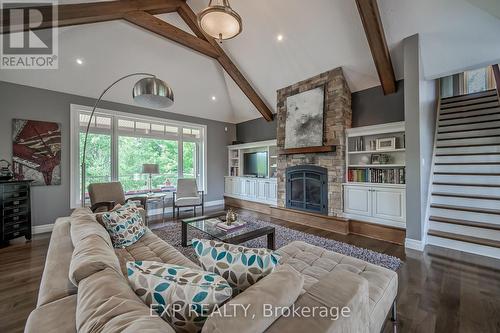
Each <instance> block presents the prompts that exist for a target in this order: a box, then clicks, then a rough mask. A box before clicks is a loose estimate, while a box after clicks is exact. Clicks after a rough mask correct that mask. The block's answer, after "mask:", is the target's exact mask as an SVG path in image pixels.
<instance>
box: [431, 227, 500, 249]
mask: <svg viewBox="0 0 500 333" xmlns="http://www.w3.org/2000/svg"><path fill="white" fill-rule="evenodd" d="M427 234H428V235H429V236H434V237H441V238H447V239H451V240H456V241H460V242H466V243H473V244H477V245H484V246H491V247H496V248H500V242H499V241H495V240H492V239H484V238H478V237H472V236H468V235H457V234H452V233H449V232H445V231H440V230H429V231H428V232H427Z"/></svg>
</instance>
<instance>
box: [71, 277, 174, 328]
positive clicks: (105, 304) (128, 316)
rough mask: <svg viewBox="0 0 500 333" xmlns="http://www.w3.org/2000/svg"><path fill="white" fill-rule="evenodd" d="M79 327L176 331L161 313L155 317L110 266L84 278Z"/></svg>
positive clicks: (78, 315) (78, 317)
mask: <svg viewBox="0 0 500 333" xmlns="http://www.w3.org/2000/svg"><path fill="white" fill-rule="evenodd" d="M76 327H77V330H78V332H86V333H97V332H100V333H115V332H129V333H133V332H165V333H174V332H175V331H174V330H173V329H172V327H170V325H169V324H167V323H166V322H165V321H163V320H162V319H161V318H160V317H159V316H156V315H152V316H151V315H150V309H149V307H148V306H147V305H145V304H144V303H143V302H142V301H141V300H140V299H139V297H137V295H136V294H135V293H134V291H133V290H132V289H131V288H130V286H129V284H128V281H127V279H126V278H125V277H124V276H123V275H122V274H120V273H118V272H116V271H114V270H113V269H109V268H107V269H105V270H102V271H100V272H97V273H95V274H93V275H90V276H89V277H87V278H85V279H83V280H82V281H80V284H79V286H78V301H77V307H76Z"/></svg>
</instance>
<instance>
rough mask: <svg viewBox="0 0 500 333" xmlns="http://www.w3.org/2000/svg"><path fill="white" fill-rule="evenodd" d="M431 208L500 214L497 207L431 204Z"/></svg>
mask: <svg viewBox="0 0 500 333" xmlns="http://www.w3.org/2000/svg"><path fill="white" fill-rule="evenodd" d="M431 208H440V209H448V210H460V211H464V212H472V213H483V214H493V215H500V210H498V209H488V208H474V207H464V206H453V205H442V204H431Z"/></svg>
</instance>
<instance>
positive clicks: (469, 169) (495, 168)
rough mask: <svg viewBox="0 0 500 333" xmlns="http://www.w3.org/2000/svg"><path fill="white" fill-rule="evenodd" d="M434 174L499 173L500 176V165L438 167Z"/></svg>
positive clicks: (435, 167)
mask: <svg viewBox="0 0 500 333" xmlns="http://www.w3.org/2000/svg"><path fill="white" fill-rule="evenodd" d="M434 172H455V173H458V172H463V173H477V174H481V173H498V174H500V164H498V165H494V164H492V165H436V166H434Z"/></svg>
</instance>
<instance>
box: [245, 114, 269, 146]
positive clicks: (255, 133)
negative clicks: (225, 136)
mask: <svg viewBox="0 0 500 333" xmlns="http://www.w3.org/2000/svg"><path fill="white" fill-rule="evenodd" d="M276 124H277V122H276V115H275V118H274V120H273V121H267V120H265V119H264V118H262V117H261V118H257V119H253V120H249V121H245V122H243V123H239V124H237V125H236V140H238V141H240V142H242V143H247V142H256V141H265V140H273V139H276V126H277V125H276Z"/></svg>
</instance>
